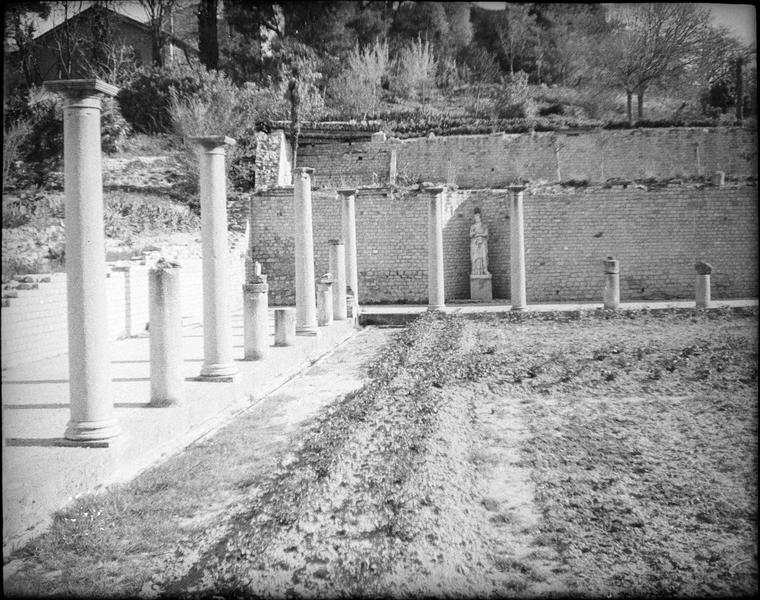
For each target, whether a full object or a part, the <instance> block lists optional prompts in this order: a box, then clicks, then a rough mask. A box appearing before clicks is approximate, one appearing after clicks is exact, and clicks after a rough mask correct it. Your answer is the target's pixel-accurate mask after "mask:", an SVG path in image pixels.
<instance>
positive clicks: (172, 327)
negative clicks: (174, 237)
mask: <svg viewBox="0 0 760 600" xmlns="http://www.w3.org/2000/svg"><path fill="white" fill-rule="evenodd" d="M148 293H149V296H150V306H149V318H150V327H149V328H148V331H149V332H150V405H151V406H171V405H173V404H179V403H181V402H183V401H184V399H185V377H184V375H183V368H182V364H183V361H182V309H181V305H180V267H179V265H177V264H174V263H169V262H167V261H166V260H164V259H159V260H158V261H157V262H156V264H155V266H154V267H153V268H152V269H150V271H149V272H148Z"/></svg>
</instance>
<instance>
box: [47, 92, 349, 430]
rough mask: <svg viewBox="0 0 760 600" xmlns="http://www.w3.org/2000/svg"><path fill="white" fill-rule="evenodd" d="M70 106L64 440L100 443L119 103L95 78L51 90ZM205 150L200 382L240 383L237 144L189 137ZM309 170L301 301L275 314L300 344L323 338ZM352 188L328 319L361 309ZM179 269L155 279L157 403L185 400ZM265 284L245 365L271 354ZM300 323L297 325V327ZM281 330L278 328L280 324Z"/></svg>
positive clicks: (299, 221) (106, 421)
mask: <svg viewBox="0 0 760 600" xmlns="http://www.w3.org/2000/svg"><path fill="white" fill-rule="evenodd" d="M45 85H46V87H47V88H48V89H50V90H52V91H55V92H57V93H59V94H61V96H62V97H63V99H64V126H63V128H64V169H65V177H64V192H65V203H66V205H65V208H66V258H67V260H66V272H67V302H68V356H69V395H70V406H71V411H70V420H69V422H68V424H67V426H66V430H65V433H64V436H65V437H66V438H67V439H70V440H73V441H79V442H94V441H99V440H105V439H110V438H112V437H115V436H117V435H119V433H120V432H121V429H120V427H119V424H118V422H117V421H116V418H115V415H114V410H113V402H112V394H111V376H110V360H109V340H108V334H107V331H108V327H107V322H108V321H107V314H106V311H107V302H106V287H105V277H104V273H105V271H106V265H105V236H104V228H103V182H102V166H101V143H100V137H101V128H100V113H101V100H100V98H101V95H106V96H111V97H113V96H115V95H116V93H117V92H118V88H116V87H115V86H112V85H110V84H107V83H104V82H102V81H100V80H97V79H86V80H65V81H52V82H47V83H46V84H45ZM189 140H190V141H191V142H193V143H195V144H196V145H197V146H198V147H199V149H200V152H199V163H200V199H201V228H202V251H203V259H202V261H203V326H204V336H203V337H204V340H203V345H204V360H203V365H202V367H201V372H200V377H199V379H201V380H208V381H229V380H234V378H235V377H236V376H237V374H238V368H237V365H236V364H235V361H234V360H233V356H232V344H231V340H232V320H231V312H230V305H229V296H228V289H229V286H228V282H229V276H230V273H229V254H228V242H227V202H226V177H225V151H226V147H227V146H231V145H233V144H234V143H235V141H234V140H233V139H231V138H229V137H226V136H204V137H191V138H189ZM311 172H312V170H311V169H297V170H296V177H295V180H296V186H295V204H296V297H297V306H296V314H295V319H293V317H294V315H293V314H291V313H292V311H289V310H287V309H282V310H279V311H276V315H275V323H276V327H275V343H276V344H279V345H290V344H292V343H293V338H292V334H291V332H290V328H291V326H292V325H295V327H294V329H295V332H298V333H300V334H302V335H304V334H305V335H313V334H315V333H316V326H317V323H316V309H315V306H314V266H313V264H314V263H313V238H312V230H311V184H310V173H311ZM355 193H356V191H355V190H341V191H340V195H341V197H342V209H343V210H342V214H343V218H342V231H343V238H344V240H345V244H344V243H343V241H342V240H341V241H338V240H335V241H334V242H332V243H331V253H330V255H331V265H330V268H331V270H333V271H334V272H335V273H336V274H337V277H336V279H335V282H336V283H337V286H336V287H337V290H336V294H335V299H334V301H333V300H331V306H330V311H331V313H332V312H333V311H334V313H335V315H336V316H337V318H339V319H341V318H342V319H345V318H346V287H347V282H348V285H350V288H351V291H352V294H353V297H354V304H353V307H352V309H353V313H352V314H353V316H355V315H356V314H357V309H358V302H357V298H358V273H357V267H356V232H355V208H354V200H355ZM177 269H178V265H173V264H169V263H165V262H162V263H160V264H157V265H156V267H155V268H154V269H151V271H150V273H149V296H150V325H151V329H150V334H151V335H150V347H151V350H150V352H151V361H150V362H151V404H152V405H154V406H161V405H166V404H172V403H175V402H178V401H181V400H182V397H183V394H184V384H183V382H184V379H183V377H182V369H181V365H182V361H181V360H177V357H181V312H180V309H179V274H178V273H179V272H178V270H177ZM266 292H267V284H266V278H265V276H261V273H260V269H257V272H256V273H255V276H254V280H253V281H252V282H251V283H250V284H247V285H246V286H245V287H244V298H245V299H246V300H247V301H248V302H250V306H247V310H246V313H247V315H249V316H255V317H256V320H255V322H251V323H248V326H247V327H244V329H246V330H247V333H249V339H247V340H246V342H247V343H246V348H247V351H246V357H245V358H247V359H249V360H255V359H259V358H263V357H264V356H265V355H266V344H265V343H263V342H262V339H265V337H263V338H262V336H265V333H263V332H265V331H266V318H267V312H268V310H267V309H268V307H267V300H266V296H267V294H266ZM294 321H295V322H294ZM278 322H279V324H280V326H279V327H278V326H277V323H278Z"/></svg>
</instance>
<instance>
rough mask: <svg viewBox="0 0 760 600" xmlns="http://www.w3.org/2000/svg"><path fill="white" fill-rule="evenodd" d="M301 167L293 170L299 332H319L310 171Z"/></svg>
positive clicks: (311, 333)
mask: <svg viewBox="0 0 760 600" xmlns="http://www.w3.org/2000/svg"><path fill="white" fill-rule="evenodd" d="M313 171H314V170H313V169H309V168H307V167H300V168H297V169H295V171H294V174H293V183H294V189H293V197H294V203H295V221H296V223H295V226H296V235H295V238H296V240H295V242H296V277H295V279H296V334H298V335H316V334H317V304H316V295H315V287H314V285H315V281H314V234H313V231H312V220H311V173H312V172H313Z"/></svg>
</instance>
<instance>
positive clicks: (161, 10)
mask: <svg viewBox="0 0 760 600" xmlns="http://www.w3.org/2000/svg"><path fill="white" fill-rule="evenodd" d="M178 2H179V0H140V5H141V6H142V7H143V8H144V9H145V13H146V14H147V16H148V26H149V27H150V34H151V44H152V50H153V64H154V65H156V66H157V67H162V66H163V64H164V47H165V46H166V42H167V36H166V31H165V29H166V26H167V25H168V24H169V21H170V19H171V14H172V10H174V8H175V7H176V6H177V4H178Z"/></svg>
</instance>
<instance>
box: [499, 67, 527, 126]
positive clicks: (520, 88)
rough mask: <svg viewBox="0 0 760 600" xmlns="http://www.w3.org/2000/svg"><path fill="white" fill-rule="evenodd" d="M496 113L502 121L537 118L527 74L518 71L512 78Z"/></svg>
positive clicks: (500, 99) (505, 87) (505, 88)
mask: <svg viewBox="0 0 760 600" xmlns="http://www.w3.org/2000/svg"><path fill="white" fill-rule="evenodd" d="M495 112H496V116H497V117H499V118H501V119H530V118H533V117H535V116H536V113H537V108H536V103H535V102H534V100H533V98H532V97H531V92H530V87H529V86H528V74H527V73H525V72H523V71H518V72H517V73H515V74H514V76H512V79H511V81H510V82H509V83H507V84H506V85H505V86H504V91H503V92H502V95H501V97H500V98H498V99H497V101H496V106H495Z"/></svg>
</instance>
